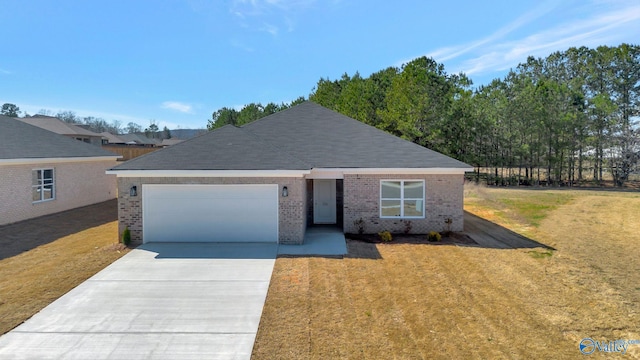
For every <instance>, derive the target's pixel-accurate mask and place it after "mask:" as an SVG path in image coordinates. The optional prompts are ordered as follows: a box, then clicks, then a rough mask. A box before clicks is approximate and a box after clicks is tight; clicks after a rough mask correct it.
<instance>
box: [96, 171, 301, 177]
mask: <svg viewBox="0 0 640 360" xmlns="http://www.w3.org/2000/svg"><path fill="white" fill-rule="evenodd" d="M107 174H108V175H117V176H118V177H294V178H301V177H304V176H305V175H307V174H309V170H107Z"/></svg>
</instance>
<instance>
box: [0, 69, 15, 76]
mask: <svg viewBox="0 0 640 360" xmlns="http://www.w3.org/2000/svg"><path fill="white" fill-rule="evenodd" d="M0 74H5V75H11V74H13V73H12V72H11V71H9V70H5V69H3V68H0Z"/></svg>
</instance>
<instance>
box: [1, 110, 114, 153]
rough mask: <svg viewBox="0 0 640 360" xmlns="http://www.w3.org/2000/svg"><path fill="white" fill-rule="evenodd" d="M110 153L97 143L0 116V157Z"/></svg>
mask: <svg viewBox="0 0 640 360" xmlns="http://www.w3.org/2000/svg"><path fill="white" fill-rule="evenodd" d="M96 156H98V157H99V156H113V157H116V156H118V155H116V154H113V153H111V152H109V151H106V150H103V149H101V148H100V147H98V146H95V145H90V144H86V143H84V142H82V141H78V140H74V139H71V138H69V137H66V136H63V135H58V134H56V133H53V132H51V131H48V130H45V129H42V128H39V127H37V126H33V125H29V124H27V123H24V122H22V121H19V120H16V119H14V118H10V117H6V116H0V159H2V160H5V159H29V158H66V157H96Z"/></svg>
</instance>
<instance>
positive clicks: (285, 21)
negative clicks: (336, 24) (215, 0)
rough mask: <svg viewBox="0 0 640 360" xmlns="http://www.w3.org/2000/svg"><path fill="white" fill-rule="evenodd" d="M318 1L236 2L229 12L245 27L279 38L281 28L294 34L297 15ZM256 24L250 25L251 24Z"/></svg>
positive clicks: (244, 0)
mask: <svg viewBox="0 0 640 360" xmlns="http://www.w3.org/2000/svg"><path fill="white" fill-rule="evenodd" d="M315 2H316V0H234V1H232V2H231V6H230V8H229V12H230V13H231V14H232V15H234V16H236V17H237V18H238V20H240V24H241V26H243V27H250V28H251V27H252V28H256V29H258V30H259V31H264V32H267V33H269V34H271V35H273V36H277V35H278V33H279V29H280V28H285V29H287V31H288V32H292V31H293V30H294V28H295V23H296V22H295V15H296V13H299V12H301V11H305V10H307V9H308V8H309V7H310V6H311V5H313V4H314V3H315ZM252 22H253V23H254V24H253V25H250V23H252Z"/></svg>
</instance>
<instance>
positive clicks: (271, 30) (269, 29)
mask: <svg viewBox="0 0 640 360" xmlns="http://www.w3.org/2000/svg"><path fill="white" fill-rule="evenodd" d="M260 30H261V31H264V32H268V33H269V34H271V35H273V36H277V35H278V27H277V26H275V25H271V24H268V23H264V26H263V27H261V28H260Z"/></svg>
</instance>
